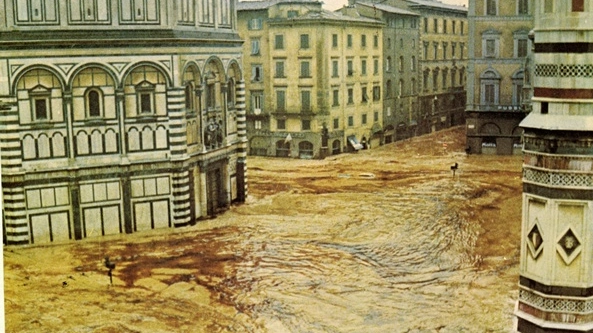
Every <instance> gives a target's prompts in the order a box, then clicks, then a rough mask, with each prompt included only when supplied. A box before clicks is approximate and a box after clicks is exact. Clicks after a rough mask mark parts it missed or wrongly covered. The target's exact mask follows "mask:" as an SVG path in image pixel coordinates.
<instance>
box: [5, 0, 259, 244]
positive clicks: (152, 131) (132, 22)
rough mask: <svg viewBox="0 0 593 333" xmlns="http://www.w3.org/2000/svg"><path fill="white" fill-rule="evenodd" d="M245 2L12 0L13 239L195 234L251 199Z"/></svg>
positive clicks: (8, 140)
mask: <svg viewBox="0 0 593 333" xmlns="http://www.w3.org/2000/svg"><path fill="white" fill-rule="evenodd" d="M235 7H236V0H216V1H213V0H144V1H138V0H0V58H1V59H2V61H1V62H0V149H1V160H2V164H1V165H2V169H1V174H2V200H3V223H4V228H3V230H4V235H3V236H4V242H5V243H7V244H40V243H49V242H60V241H68V240H77V239H84V238H88V237H99V236H103V235H110V234H121V233H133V232H137V231H142V230H147V229H156V228H172V227H180V226H185V225H190V224H193V223H195V221H197V220H199V219H200V218H206V217H211V216H214V215H216V214H217V213H219V212H221V211H224V210H225V209H226V208H228V207H229V205H231V204H232V203H233V202H241V201H244V200H245V196H246V195H247V193H246V188H247V185H246V176H245V174H246V163H245V156H246V155H245V152H246V142H247V140H246V133H245V104H244V81H243V73H242V66H241V60H240V57H241V45H242V41H241V40H240V38H239V36H238V34H237V31H236V8H235Z"/></svg>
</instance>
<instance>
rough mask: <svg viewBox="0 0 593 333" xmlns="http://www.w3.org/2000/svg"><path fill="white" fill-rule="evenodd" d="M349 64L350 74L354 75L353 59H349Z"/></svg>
mask: <svg viewBox="0 0 593 333" xmlns="http://www.w3.org/2000/svg"><path fill="white" fill-rule="evenodd" d="M347 66H348V76H352V75H354V64H353V63H352V60H348V62H347Z"/></svg>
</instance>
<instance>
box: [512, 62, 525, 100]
mask: <svg viewBox="0 0 593 333" xmlns="http://www.w3.org/2000/svg"><path fill="white" fill-rule="evenodd" d="M523 78H524V71H523V70H522V69H520V70H518V71H516V72H515V74H513V105H521V103H522V102H523V82H524V81H523Z"/></svg>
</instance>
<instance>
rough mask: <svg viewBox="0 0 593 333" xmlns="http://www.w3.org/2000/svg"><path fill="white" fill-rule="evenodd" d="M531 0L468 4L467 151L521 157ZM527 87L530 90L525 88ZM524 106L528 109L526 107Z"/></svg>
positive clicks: (476, 0) (474, 0)
mask: <svg viewBox="0 0 593 333" xmlns="http://www.w3.org/2000/svg"><path fill="white" fill-rule="evenodd" d="M534 5H535V1H533V0H472V1H469V39H470V40H469V58H470V61H469V64H468V82H467V106H466V117H467V121H466V126H467V128H466V131H467V150H468V152H470V153H473V154H500V155H510V154H520V153H521V133H522V130H521V129H520V127H519V123H520V122H521V120H523V118H524V117H525V115H526V114H527V112H528V111H529V109H528V108H525V105H526V104H528V101H527V100H528V99H529V95H528V94H527V95H526V94H525V93H526V91H529V87H528V85H529V80H525V78H526V76H527V72H526V70H525V65H526V63H527V62H528V57H529V54H530V52H531V42H530V41H529V38H528V35H529V31H530V30H531V29H532V27H533V8H534V7H533V6H534ZM526 83H527V86H526V85H525V84H526ZM524 101H525V102H526V103H524Z"/></svg>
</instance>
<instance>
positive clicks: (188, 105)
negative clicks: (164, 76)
mask: <svg viewBox="0 0 593 333" xmlns="http://www.w3.org/2000/svg"><path fill="white" fill-rule="evenodd" d="M185 109H186V110H187V111H190V112H191V111H193V110H194V89H193V85H192V84H191V82H188V83H186V84H185Z"/></svg>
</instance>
